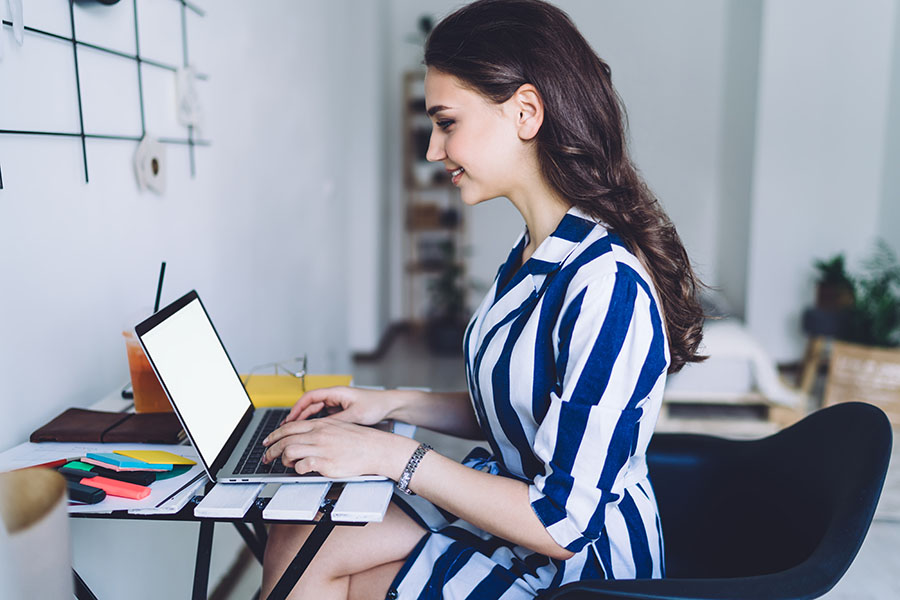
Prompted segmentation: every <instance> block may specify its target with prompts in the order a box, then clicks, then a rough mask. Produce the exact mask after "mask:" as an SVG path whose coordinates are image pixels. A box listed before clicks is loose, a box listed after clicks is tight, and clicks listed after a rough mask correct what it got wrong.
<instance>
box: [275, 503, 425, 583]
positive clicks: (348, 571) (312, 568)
mask: <svg viewBox="0 0 900 600" xmlns="http://www.w3.org/2000/svg"><path fill="white" fill-rule="evenodd" d="M311 530H312V527H311V526H303V525H278V526H274V527H273V528H272V531H271V532H270V538H269V543H270V546H272V547H271V548H267V550H266V555H267V556H266V559H267V560H266V563H267V567H271V568H272V569H274V570H277V571H278V573H277V577H280V576H281V572H283V571H284V569H285V568H286V567H287V565H288V564H289V563H290V561H291V560H292V559H293V557H294V555H296V553H297V552H298V551H299V549H300V547H301V546H302V545H303V542H304V541H305V540H306V537H307V536H308V535H309V532H310V531H311ZM424 534H425V529H423V528H422V527H421V526H420V525H419V524H418V523H416V522H415V521H414V520H413V519H412V518H410V517H409V516H408V515H407V514H406V513H404V512H403V511H402V510H401V509H400V508H398V507H397V506H396V505H395V504H393V503H391V504H390V505H389V506H388V510H387V512H386V513H385V515H384V520H382V521H381V522H380V523H368V524H367V525H364V526H362V527H340V526H339V527H335V528H334V530H333V531H332V532H331V534H330V535H329V536H328V538H327V539H326V540H325V543H324V544H323V545H322V547H321V549H319V552H318V553H316V556H315V558H313V560H312V562H311V563H310V565H309V568H308V569H307V571H306V573H304V575H303V577H301V579H300V581H301V583H303V581H304V580H307V579H309V580H312V579H320V578H325V579H335V578H340V577H346V576H352V575H356V574H360V573H365V572H368V571H372V570H373V569H374V570H376V571H377V573H378V574H379V575H380V576H378V577H375V578H374V579H375V580H381V579H383V578H384V577H385V573H386V571H387V570H386V569H378V567H381V566H382V565H387V564H389V563H397V562H398V561H400V562H399V563H398V566H397V569H398V570H399V565H400V564H402V561H404V560H405V559H406V557H407V556H409V553H410V552H411V551H412V549H413V548H414V547H415V546H416V544H417V543H418V542H419V540H421V539H422V536H423V535H424ZM270 551H272V552H273V553H277V554H279V556H270ZM374 574H375V573H369V574H368V575H374ZM395 574H396V571H395ZM269 575H270V576H272V575H275V573H271V574H269ZM367 578H368V577H363V578H362V579H367ZM391 579H392V578H391ZM389 584H390V580H388V581H387V582H386V583H385V584H384V590H383V591H384V592H387V588H388V585H389ZM376 597H377V596H376ZM382 597H383V594H382Z"/></svg>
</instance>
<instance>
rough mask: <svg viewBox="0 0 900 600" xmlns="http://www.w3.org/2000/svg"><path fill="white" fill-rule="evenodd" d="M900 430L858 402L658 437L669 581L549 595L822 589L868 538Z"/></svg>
mask: <svg viewBox="0 0 900 600" xmlns="http://www.w3.org/2000/svg"><path fill="white" fill-rule="evenodd" d="M891 438H892V432H891V426H890V423H889V422H888V420H887V417H886V416H885V415H884V413H883V412H882V411H881V410H880V409H878V408H876V407H874V406H872V405H869V404H863V403H858V402H849V403H846V404H839V405H836V406H832V407H829V408H826V409H823V410H820V411H818V412H816V413H813V414H811V415H809V416H808V417H806V418H805V419H803V420H802V421H800V422H799V423H796V424H795V425H793V426H791V427H789V428H787V429H785V430H783V431H781V432H779V433H777V434H775V435H772V436H770V437H767V438H764V439H761V440H752V441H734V440H725V439H721V438H716V437H711V436H705V435H689V434H657V435H656V436H654V438H653V441H652V442H651V444H650V448H649V452H648V463H649V468H650V478H651V481H652V483H653V488H654V490H655V492H656V498H657V502H658V504H659V511H660V519H661V521H662V526H663V537H664V540H665V560H666V578H665V579H656V580H649V579H643V580H631V581H626V580H621V581H605V580H591V581H580V582H575V583H571V584H568V585H566V586H563V587H561V588H559V589H558V590H554V591H552V592H547V593H544V594H543V595H542V596H541V598H545V599H547V600H550V599H553V600H558V599H563V598H565V599H576V598H592V599H624V598H629V599H664V598H671V599H680V600H684V599H697V600H699V599H722V600H724V599H729V600H744V599H747V600H750V599H753V600H761V599H766V600H803V599H808V598H818V597H820V596H821V595H823V594H825V593H826V592H827V591H828V590H830V589H831V588H832V587H834V585H835V584H836V583H837V582H838V580H840V578H841V577H842V576H843V574H844V573H845V572H846V571H847V568H848V567H849V566H850V563H851V562H852V561H853V558H854V557H855V556H856V553H857V552H858V551H859V548H860V546H861V545H862V542H863V539H864V538H865V536H866V532H867V531H868V529H869V524H870V523H871V521H872V515H873V514H874V513H875V506H876V505H877V504H878V498H879V496H880V495H881V488H882V485H883V484H884V477H885V473H886V472H887V467H888V461H889V460H890V455H891Z"/></svg>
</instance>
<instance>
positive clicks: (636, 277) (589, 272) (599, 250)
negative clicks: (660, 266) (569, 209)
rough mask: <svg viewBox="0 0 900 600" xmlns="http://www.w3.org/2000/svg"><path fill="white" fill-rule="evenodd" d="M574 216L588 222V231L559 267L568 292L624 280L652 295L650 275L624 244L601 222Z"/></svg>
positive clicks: (579, 215) (582, 216) (584, 216)
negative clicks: (630, 281)
mask: <svg viewBox="0 0 900 600" xmlns="http://www.w3.org/2000/svg"><path fill="white" fill-rule="evenodd" d="M575 216H577V217H578V218H579V219H582V220H583V221H587V222H588V223H589V225H588V223H586V224H585V225H586V227H588V228H589V229H588V231H587V235H585V236H584V238H583V239H582V240H581V241H580V242H579V244H578V245H577V246H576V247H575V249H574V250H573V251H572V253H571V254H570V255H569V256H568V257H567V258H566V260H565V262H564V263H563V265H562V271H563V272H566V275H567V276H566V277H564V281H565V282H566V284H567V287H568V288H569V290H570V292H574V293H579V292H580V291H582V290H584V289H585V288H587V287H589V286H590V287H595V288H596V287H602V286H613V285H614V284H615V282H616V280H623V279H627V280H633V281H634V282H635V283H637V284H638V285H640V287H642V288H644V289H645V291H647V292H648V293H652V292H651V290H653V284H652V279H651V278H650V275H649V274H648V273H647V271H646V269H645V268H644V266H643V265H642V264H641V261H640V260H639V259H638V257H637V256H635V254H634V253H633V252H632V251H631V250H630V249H629V248H628V245H627V244H626V243H625V241H624V240H623V239H622V238H621V237H619V235H618V234H616V233H615V232H613V231H610V230H609V229H608V228H607V227H606V225H604V224H603V223H601V222H599V221H596V220H593V219H591V218H590V217H589V216H587V215H583V214H579V213H575Z"/></svg>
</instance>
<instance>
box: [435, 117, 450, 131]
mask: <svg viewBox="0 0 900 600" xmlns="http://www.w3.org/2000/svg"><path fill="white" fill-rule="evenodd" d="M451 125H453V121H452V120H450V119H441V120H439V121H438V122H437V126H438V127H440V128H441V129H442V130H444V131H447V129H448V128H449V127H450V126H451Z"/></svg>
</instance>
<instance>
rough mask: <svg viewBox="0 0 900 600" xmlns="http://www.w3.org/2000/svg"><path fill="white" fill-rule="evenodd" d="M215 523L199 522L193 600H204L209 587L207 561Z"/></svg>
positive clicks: (210, 553)
mask: <svg viewBox="0 0 900 600" xmlns="http://www.w3.org/2000/svg"><path fill="white" fill-rule="evenodd" d="M215 524H216V523H215V521H207V520H203V521H200V537H199V539H198V540H197V562H196V563H195V564H194V594H193V596H191V598H192V599H193V600H206V590H207V588H208V587H209V559H210V556H211V555H212V538H213V526H214V525H215Z"/></svg>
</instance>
